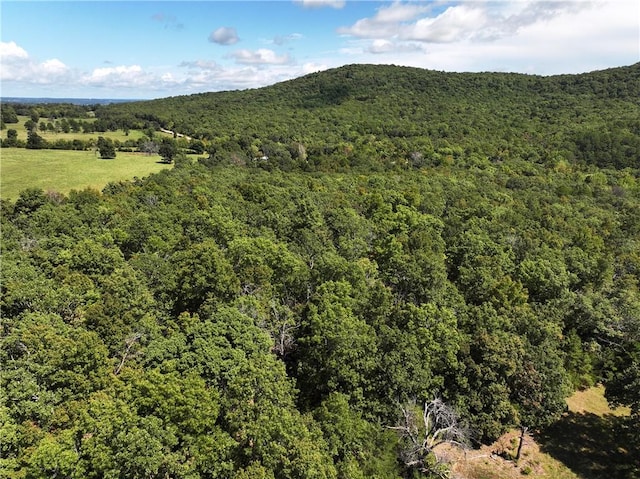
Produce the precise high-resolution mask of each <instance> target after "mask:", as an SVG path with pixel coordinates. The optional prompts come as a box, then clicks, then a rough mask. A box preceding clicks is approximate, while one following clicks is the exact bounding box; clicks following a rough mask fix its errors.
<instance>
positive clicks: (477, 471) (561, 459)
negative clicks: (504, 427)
mask: <svg viewBox="0 0 640 479" xmlns="http://www.w3.org/2000/svg"><path fill="white" fill-rule="evenodd" d="M567 406H568V411H567V413H565V414H564V416H563V417H562V418H561V419H560V420H559V421H558V422H557V423H555V424H554V425H552V426H551V427H549V428H547V429H546V430H544V431H540V432H538V433H536V434H535V435H528V436H527V437H526V440H525V444H524V447H523V449H522V456H521V458H520V460H519V461H518V462H515V461H514V460H513V458H514V457H515V454H516V451H517V448H518V440H519V435H520V432H519V431H517V430H513V431H510V432H508V433H507V434H505V435H503V436H502V437H500V438H499V439H498V440H497V441H496V442H495V443H493V444H491V445H488V446H482V447H481V448H480V449H477V450H473V451H467V452H466V453H463V452H461V451H458V450H455V449H450V450H447V451H446V455H448V458H449V460H450V461H451V463H452V464H453V466H452V473H453V474H452V477H453V478H455V479H516V478H520V479H522V478H525V477H528V478H532V479H543V478H544V479H639V478H640V471H639V469H638V460H637V459H636V457H638V455H639V454H640V451H639V450H638V445H636V444H633V443H631V442H630V441H629V440H628V438H627V436H628V433H629V430H628V422H627V421H626V418H627V416H628V414H629V410H628V409H627V408H617V409H614V410H612V409H610V408H609V405H608V404H607V400H606V399H605V397H604V388H603V387H602V386H598V387H594V388H590V389H587V390H585V391H578V392H576V393H575V394H574V395H572V396H571V397H570V398H568V399H567Z"/></svg>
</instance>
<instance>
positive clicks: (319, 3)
mask: <svg viewBox="0 0 640 479" xmlns="http://www.w3.org/2000/svg"><path fill="white" fill-rule="evenodd" d="M293 3H297V4H299V5H302V6H303V7H304V8H323V7H331V8H337V9H340V8H343V7H344V6H345V4H346V3H347V2H346V1H345V0H294V2H293Z"/></svg>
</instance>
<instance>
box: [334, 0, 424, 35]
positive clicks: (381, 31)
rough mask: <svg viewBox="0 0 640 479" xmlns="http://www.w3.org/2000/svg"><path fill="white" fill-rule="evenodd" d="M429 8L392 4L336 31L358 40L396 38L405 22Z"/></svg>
mask: <svg viewBox="0 0 640 479" xmlns="http://www.w3.org/2000/svg"><path fill="white" fill-rule="evenodd" d="M430 9H431V8H430V7H429V6H425V5H422V4H407V3H401V2H394V3H392V4H391V5H389V6H384V7H381V8H379V9H378V11H377V12H376V14H375V15H374V16H373V17H370V18H362V19H360V20H358V21H357V22H356V23H354V24H353V25H352V26H350V27H342V28H339V29H338V33H339V34H342V35H351V36H355V37H359V38H387V39H389V38H390V37H394V36H397V35H398V34H399V33H400V32H401V31H402V29H403V25H404V24H405V23H406V22H409V21H411V20H414V19H415V18H417V17H418V16H420V15H421V14H423V13H425V12H428V11H430Z"/></svg>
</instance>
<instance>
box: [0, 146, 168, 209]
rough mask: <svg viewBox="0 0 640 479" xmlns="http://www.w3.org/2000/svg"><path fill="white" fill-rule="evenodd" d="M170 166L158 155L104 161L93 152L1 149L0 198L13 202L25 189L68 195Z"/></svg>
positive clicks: (121, 156)
mask: <svg viewBox="0 0 640 479" xmlns="http://www.w3.org/2000/svg"><path fill="white" fill-rule="evenodd" d="M166 168H171V165H167V164H163V163H160V156H159V155H146V154H143V153H125V152H118V154H117V157H116V158H115V159H113V160H103V159H101V158H100V157H99V156H96V153H95V152H94V151H68V150H27V149H25V148H3V149H2V150H0V196H1V197H2V198H3V199H10V200H15V199H16V198H17V197H18V195H19V194H20V192H21V191H22V190H24V189H26V188H34V187H35V188H42V189H43V190H44V191H47V190H52V191H58V192H60V193H68V192H69V191H71V190H73V189H76V190H78V189H84V188H87V187H90V188H96V189H102V188H103V187H104V186H105V185H106V184H107V183H109V182H112V181H120V180H130V179H132V178H133V177H135V176H138V177H143V176H148V175H150V174H151V173H155V172H158V171H160V170H163V169H166Z"/></svg>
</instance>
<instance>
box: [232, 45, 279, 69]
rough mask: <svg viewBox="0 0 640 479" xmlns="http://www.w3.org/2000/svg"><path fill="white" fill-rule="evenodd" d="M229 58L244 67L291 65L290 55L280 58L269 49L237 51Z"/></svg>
mask: <svg viewBox="0 0 640 479" xmlns="http://www.w3.org/2000/svg"><path fill="white" fill-rule="evenodd" d="M229 56H230V57H231V58H234V59H235V61H236V62H237V63H240V64H243V65H284V64H287V63H291V58H290V57H289V55H281V56H278V55H277V54H276V52H274V51H273V50H269V49H268V48H259V49H258V50H255V51H251V50H236V51H235V52H233V53H232V54H231V55H229Z"/></svg>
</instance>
